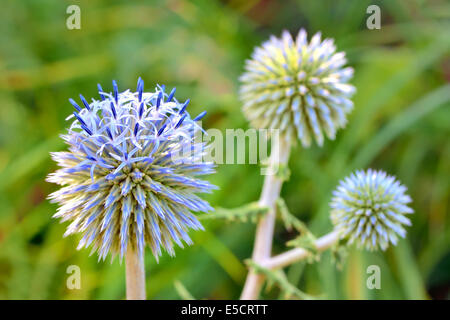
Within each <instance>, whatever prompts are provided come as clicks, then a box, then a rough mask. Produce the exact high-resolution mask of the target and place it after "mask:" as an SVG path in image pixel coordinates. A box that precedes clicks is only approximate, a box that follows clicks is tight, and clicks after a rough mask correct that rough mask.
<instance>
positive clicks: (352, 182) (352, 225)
mask: <svg viewBox="0 0 450 320" xmlns="http://www.w3.org/2000/svg"><path fill="white" fill-rule="evenodd" d="M405 192H406V187H405V186H403V185H401V184H400V182H398V181H397V180H396V179H395V178H394V177H392V176H389V175H387V174H386V173H385V172H383V171H375V170H372V169H369V170H367V171H366V172H365V171H357V172H355V173H353V174H351V175H350V176H349V177H347V178H345V179H344V180H342V181H341V182H340V184H339V186H338V187H337V189H336V190H335V191H334V192H333V199H332V201H331V204H330V207H331V221H332V222H333V224H334V226H335V230H337V231H338V232H339V234H340V237H341V239H345V240H347V241H348V243H349V244H351V243H356V244H357V246H358V247H360V248H361V247H364V248H366V249H368V250H371V251H372V250H377V249H378V248H381V249H382V250H386V249H387V248H388V246H389V244H393V245H396V244H397V241H398V237H399V236H400V237H402V238H404V237H405V236H406V230H405V229H404V226H410V225H411V221H410V220H409V219H408V218H407V217H406V216H405V215H407V214H411V213H413V210H412V209H411V208H410V207H408V203H410V202H411V198H410V197H409V196H408V195H406V194H405Z"/></svg>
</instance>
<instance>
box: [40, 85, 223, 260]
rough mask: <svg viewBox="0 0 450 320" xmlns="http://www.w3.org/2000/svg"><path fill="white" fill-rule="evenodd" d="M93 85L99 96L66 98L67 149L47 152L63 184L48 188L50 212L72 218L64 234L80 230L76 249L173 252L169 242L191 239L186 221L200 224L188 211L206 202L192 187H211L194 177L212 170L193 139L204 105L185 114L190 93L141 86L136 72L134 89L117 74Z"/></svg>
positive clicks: (51, 177) (53, 179)
mask: <svg viewBox="0 0 450 320" xmlns="http://www.w3.org/2000/svg"><path fill="white" fill-rule="evenodd" d="M98 88H99V95H100V99H98V100H96V99H92V101H91V102H87V100H86V99H85V98H84V97H83V96H82V95H80V100H81V104H78V103H77V102H75V101H74V100H72V99H69V101H70V102H71V104H72V105H73V106H74V108H75V109H76V111H75V112H74V113H73V115H72V116H71V117H69V118H68V119H72V120H73V122H72V124H71V126H70V128H69V130H68V134H66V135H63V136H62V138H63V139H64V141H65V142H66V143H67V144H68V145H69V150H68V151H67V152H55V153H52V158H53V159H54V160H55V161H56V162H57V163H58V165H59V166H60V167H61V168H60V169H59V170H57V171H56V172H55V173H52V174H50V175H49V177H48V179H47V180H48V181H49V182H54V183H57V184H59V185H63V186H64V187H62V188H61V189H60V190H59V191H56V192H55V193H53V194H51V195H50V196H49V198H50V199H52V201H53V202H57V203H59V204H60V208H59V209H58V211H57V213H56V214H55V215H54V217H55V218H61V222H63V221H72V223H71V224H70V225H69V226H68V228H67V231H66V233H65V235H64V236H67V235H70V234H73V233H77V232H80V233H83V234H84V235H83V237H82V239H81V241H80V243H79V246H78V249H80V248H82V247H88V246H92V253H93V252H95V251H97V252H98V254H99V259H103V260H104V259H105V257H106V256H107V254H108V253H109V252H110V253H111V254H112V257H113V258H114V256H116V255H117V254H119V255H120V258H121V259H122V258H123V256H124V254H125V253H126V250H127V247H128V246H132V248H133V249H134V250H136V251H138V253H139V254H142V253H143V250H144V247H145V245H148V246H149V247H150V248H151V250H152V252H153V255H154V256H155V257H156V259H158V256H159V255H161V249H162V248H163V249H165V250H166V251H167V252H168V253H169V254H170V255H174V243H176V244H178V245H179V246H180V247H183V243H182V241H183V242H185V243H186V244H188V245H189V244H191V243H192V241H191V239H190V238H189V236H188V233H187V232H188V229H194V230H197V229H203V227H202V225H201V224H200V222H199V221H198V220H197V218H196V217H195V215H194V214H193V213H192V212H207V211H210V210H212V207H211V206H210V205H209V204H208V202H206V201H205V200H202V199H201V198H199V197H198V196H197V195H196V193H200V192H211V190H213V189H215V188H216V187H215V186H214V185H212V184H210V183H209V182H207V181H204V180H201V179H200V178H199V176H201V175H205V174H210V173H212V172H214V164H213V163H209V162H202V160H203V156H204V154H205V152H206V151H207V146H206V145H205V144H204V143H203V142H202V141H197V140H196V139H194V136H195V135H196V133H198V132H199V131H200V130H202V129H201V127H200V125H199V124H198V123H196V121H198V120H200V119H201V118H202V117H203V116H204V115H205V112H202V113H201V114H200V115H199V116H197V117H196V118H194V119H191V117H190V115H189V113H188V112H187V111H186V107H187V105H188V103H189V100H187V101H186V102H184V103H181V102H179V101H177V99H176V98H175V96H174V93H175V89H173V90H172V91H171V92H170V93H169V94H167V93H165V91H164V86H158V87H157V88H156V89H155V91H154V92H144V82H143V81H142V80H141V79H139V81H138V85H137V90H136V92H131V91H130V90H126V91H123V92H119V89H118V86H117V83H116V82H115V81H113V88H114V89H113V92H112V93H107V92H105V91H103V90H102V88H101V87H100V85H99V86H98ZM183 150H184V151H183ZM186 150H188V151H192V152H186ZM181 152H184V153H183V158H181V159H180V158H177V157H176V155H179V154H181ZM186 153H188V155H186Z"/></svg>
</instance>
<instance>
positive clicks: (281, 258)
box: [260, 231, 339, 270]
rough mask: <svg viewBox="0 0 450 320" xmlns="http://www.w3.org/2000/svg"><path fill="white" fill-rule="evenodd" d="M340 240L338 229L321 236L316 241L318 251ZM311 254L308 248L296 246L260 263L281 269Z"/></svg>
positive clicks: (267, 266)
mask: <svg viewBox="0 0 450 320" xmlns="http://www.w3.org/2000/svg"><path fill="white" fill-rule="evenodd" d="M338 240H339V235H338V233H337V232H336V231H332V232H330V233H328V234H326V235H324V236H323V237H321V238H319V239H317V240H316V242H315V247H316V249H317V251H318V252H322V251H325V250H327V249H328V248H330V247H331V246H333V245H334V244H335V243H337V242H338ZM310 255H311V252H309V251H308V250H306V249H303V248H294V249H291V250H289V251H286V252H284V253H281V254H279V255H277V256H274V257H272V258H269V259H267V260H266V261H263V262H262V263H261V264H260V265H261V267H264V268H267V269H271V270H274V269H279V268H283V267H286V266H288V265H291V264H293V263H295V262H298V261H301V260H303V259H305V258H307V257H308V256H310Z"/></svg>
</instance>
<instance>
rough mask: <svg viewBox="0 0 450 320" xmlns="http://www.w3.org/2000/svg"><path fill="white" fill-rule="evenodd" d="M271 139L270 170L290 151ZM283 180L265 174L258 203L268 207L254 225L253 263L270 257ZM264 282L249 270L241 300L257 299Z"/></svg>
mask: <svg viewBox="0 0 450 320" xmlns="http://www.w3.org/2000/svg"><path fill="white" fill-rule="evenodd" d="M278 140H279V141H277V139H274V140H273V141H272V152H271V155H270V166H271V168H272V170H274V169H275V168H277V169H278V170H279V169H280V166H282V165H284V164H287V162H288V159H289V153H290V148H291V146H290V143H289V142H288V141H287V140H285V139H283V138H280V139H278ZM282 184H283V180H282V179H281V178H280V177H279V176H277V175H275V174H274V172H271V174H269V175H266V177H265V180H264V186H263V190H262V193H261V198H260V199H259V205H260V206H264V207H268V208H270V210H269V212H268V213H267V214H266V215H264V217H262V218H261V219H260V220H259V222H258V225H257V227H256V235H255V242H254V246H253V254H252V260H253V261H254V262H255V263H258V264H259V263H262V262H264V261H266V260H267V259H269V258H270V256H271V252H272V241H273V231H274V227H275V218H276V212H275V203H276V200H277V199H278V198H279V196H280V191H281V185H282ZM263 283H264V276H263V275H261V274H258V273H255V272H254V271H253V270H250V272H249V274H248V276H247V279H246V281H245V286H244V290H243V291H242V295H241V300H255V299H258V297H259V293H260V291H261V287H262V285H263Z"/></svg>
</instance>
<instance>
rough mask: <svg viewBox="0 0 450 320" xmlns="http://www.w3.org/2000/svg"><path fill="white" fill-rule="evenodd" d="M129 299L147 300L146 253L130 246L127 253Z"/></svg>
mask: <svg viewBox="0 0 450 320" xmlns="http://www.w3.org/2000/svg"><path fill="white" fill-rule="evenodd" d="M125 260H126V262H125V263H126V267H125V268H126V279H127V300H145V267H144V255H142V256H139V254H138V253H137V252H136V251H134V250H132V249H131V248H128V250H127V253H126V257H125Z"/></svg>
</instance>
